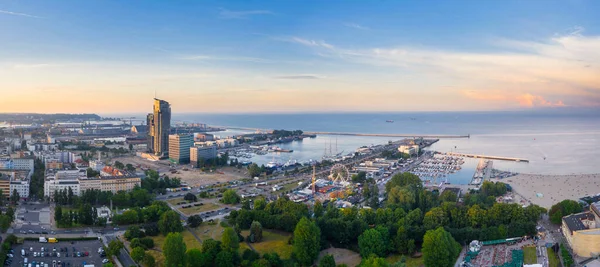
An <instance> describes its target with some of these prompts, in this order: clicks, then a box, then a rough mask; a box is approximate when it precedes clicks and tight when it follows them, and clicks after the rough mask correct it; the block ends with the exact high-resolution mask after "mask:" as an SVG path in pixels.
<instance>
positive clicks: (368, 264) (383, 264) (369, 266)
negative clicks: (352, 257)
mask: <svg viewBox="0 0 600 267" xmlns="http://www.w3.org/2000/svg"><path fill="white" fill-rule="evenodd" d="M388 266H390V264H389V263H387V261H385V259H384V258H378V257H377V256H375V255H371V256H370V257H369V258H363V260H362V261H361V262H360V264H359V265H358V267H388ZM427 266H429V265H427ZM436 267H437V266H436Z"/></svg>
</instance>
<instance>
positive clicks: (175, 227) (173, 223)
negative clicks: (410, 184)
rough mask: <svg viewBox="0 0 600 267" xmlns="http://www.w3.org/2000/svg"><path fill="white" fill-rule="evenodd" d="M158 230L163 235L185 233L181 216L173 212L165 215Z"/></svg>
mask: <svg viewBox="0 0 600 267" xmlns="http://www.w3.org/2000/svg"><path fill="white" fill-rule="evenodd" d="M158 229H159V230H160V232H161V233H162V234H163V235H167V234H169V233H174V232H181V231H183V226H182V225H181V221H180V219H179V214H177V212H175V211H172V210H170V211H166V212H165V213H163V214H162V216H160V220H159V221H158Z"/></svg>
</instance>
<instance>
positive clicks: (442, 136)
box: [306, 132, 471, 139]
mask: <svg viewBox="0 0 600 267" xmlns="http://www.w3.org/2000/svg"><path fill="white" fill-rule="evenodd" d="M306 134H315V135H349V136H376V137H403V138H404V137H406V138H418V137H422V138H436V139H440V138H470V137H471V135H470V134H468V135H443V134H379V133H344V132H306Z"/></svg>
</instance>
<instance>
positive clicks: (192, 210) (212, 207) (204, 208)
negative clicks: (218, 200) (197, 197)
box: [179, 202, 221, 215]
mask: <svg viewBox="0 0 600 267" xmlns="http://www.w3.org/2000/svg"><path fill="white" fill-rule="evenodd" d="M219 208H221V206H220V205H217V204H215V203H212V202H209V203H204V205H202V206H192V207H190V208H185V209H184V208H179V210H180V211H181V212H183V213H185V215H192V214H197V213H200V212H205V211H209V210H216V209H219Z"/></svg>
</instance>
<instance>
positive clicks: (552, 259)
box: [546, 248, 560, 267]
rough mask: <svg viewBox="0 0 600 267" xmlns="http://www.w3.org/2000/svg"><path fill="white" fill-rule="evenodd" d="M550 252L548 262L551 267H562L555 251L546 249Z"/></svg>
mask: <svg viewBox="0 0 600 267" xmlns="http://www.w3.org/2000/svg"><path fill="white" fill-rule="evenodd" d="M546 249H547V251H548V262H549V265H550V267H559V266H560V261H559V259H558V256H557V255H556V253H554V251H553V250H552V249H551V248H546Z"/></svg>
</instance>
